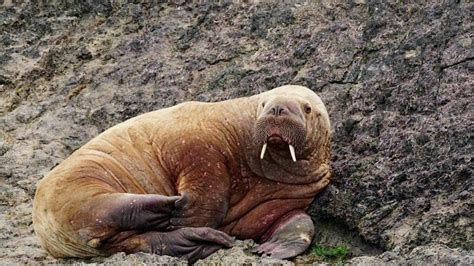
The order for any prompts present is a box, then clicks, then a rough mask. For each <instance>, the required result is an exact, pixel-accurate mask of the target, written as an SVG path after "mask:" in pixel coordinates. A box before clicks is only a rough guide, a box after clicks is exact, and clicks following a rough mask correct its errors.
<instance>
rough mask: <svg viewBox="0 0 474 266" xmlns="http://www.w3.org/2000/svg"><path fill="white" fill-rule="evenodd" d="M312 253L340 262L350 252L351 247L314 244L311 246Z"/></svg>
mask: <svg viewBox="0 0 474 266" xmlns="http://www.w3.org/2000/svg"><path fill="white" fill-rule="evenodd" d="M311 253H313V254H314V255H316V256H318V257H322V258H324V260H327V261H330V262H333V263H338V262H342V261H344V260H345V259H346V257H347V255H348V254H349V249H348V248H347V247H344V246H336V247H323V246H320V245H314V246H313V247H312V248H311Z"/></svg>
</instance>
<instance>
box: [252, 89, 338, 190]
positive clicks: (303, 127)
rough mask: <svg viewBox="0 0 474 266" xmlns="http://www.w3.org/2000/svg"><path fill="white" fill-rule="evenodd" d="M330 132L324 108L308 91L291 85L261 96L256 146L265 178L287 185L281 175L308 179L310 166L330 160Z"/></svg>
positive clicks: (317, 98) (255, 132) (256, 127)
mask: <svg viewBox="0 0 474 266" xmlns="http://www.w3.org/2000/svg"><path fill="white" fill-rule="evenodd" d="M329 128H330V125H329V117H328V114H327V111H326V108H325V106H324V104H323V103H322V101H321V99H320V98H319V97H318V96H317V95H316V94H315V93H314V92H313V91H311V90H309V89H308V88H306V87H302V86H292V85H288V86H282V87H279V88H276V89H273V90H271V91H268V92H265V93H263V94H261V96H260V98H259V103H258V108H257V119H256V122H255V125H254V129H253V145H254V147H258V151H259V157H260V162H261V167H260V168H261V170H262V172H263V173H262V174H263V175H265V176H266V177H268V178H270V179H274V180H279V181H280V179H281V180H282V181H288V180H284V179H286V178H285V177H282V176H283V175H282V174H281V172H286V173H287V174H290V175H292V176H295V175H296V176H305V175H308V173H309V171H313V170H314V169H310V168H311V167H312V166H311V165H314V167H318V164H320V163H322V161H325V160H326V159H329V158H326V157H329ZM315 160H317V162H316V161H315ZM309 162H311V163H309ZM283 170H284V171H283ZM293 179H294V178H293ZM294 181H295V180H294ZM295 182H296V181H295Z"/></svg>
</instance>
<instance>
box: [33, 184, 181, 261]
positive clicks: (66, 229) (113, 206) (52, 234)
mask: <svg viewBox="0 0 474 266" xmlns="http://www.w3.org/2000/svg"><path fill="white" fill-rule="evenodd" d="M85 194H87V193H82V194H81V195H78V196H77V198H76V200H74V201H69V202H67V203H65V204H63V205H62V207H61V208H54V207H51V206H52V204H55V201H58V196H59V195H58V196H57V197H53V196H51V195H47V196H46V195H45V194H43V191H42V190H41V188H39V189H38V192H37V197H36V198H35V199H37V198H42V199H43V200H41V201H38V200H36V201H35V204H34V210H33V219H34V226H35V231H36V233H37V235H38V237H39V238H40V240H41V243H42V245H43V247H44V248H45V249H46V250H48V251H49V252H50V253H51V254H52V255H53V256H55V257H92V256H97V255H106V254H107V252H106V251H105V250H104V249H103V245H104V242H106V241H107V240H109V239H112V238H114V236H116V235H119V236H120V235H121V236H123V235H124V233H126V232H130V231H133V230H136V231H141V232H143V231H148V230H155V231H156V230H159V231H161V230H165V229H166V228H167V227H168V226H169V220H170V215H171V212H172V210H173V209H174V206H175V202H176V201H177V200H178V199H180V197H179V196H171V197H168V196H162V195H154V194H147V195H144V194H129V193H104V194H99V195H95V196H91V195H85ZM56 206H57V204H56ZM115 239H117V238H115Z"/></svg>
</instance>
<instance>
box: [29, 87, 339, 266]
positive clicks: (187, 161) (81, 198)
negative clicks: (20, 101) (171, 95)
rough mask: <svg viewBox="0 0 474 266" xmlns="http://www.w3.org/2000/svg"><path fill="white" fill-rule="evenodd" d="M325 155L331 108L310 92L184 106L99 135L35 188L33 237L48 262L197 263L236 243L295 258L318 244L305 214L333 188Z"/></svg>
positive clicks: (292, 90)
mask: <svg viewBox="0 0 474 266" xmlns="http://www.w3.org/2000/svg"><path fill="white" fill-rule="evenodd" d="M290 146H291V147H292V148H294V151H295V152H294V159H295V160H296V161H293V158H292V157H293V156H292V155H291V153H290V150H291V149H292V148H291V147H290ZM262 149H263V151H262ZM329 150H330V125H329V118H328V114H327V111H326V109H325V107H324V104H323V103H322V102H321V100H320V98H319V97H318V96H317V95H316V94H315V93H314V92H312V91H311V90H309V89H307V88H305V87H301V86H292V85H288V86H283V87H279V88H276V89H273V90H270V91H267V92H264V93H261V94H258V95H254V96H252V97H247V98H239V99H234V100H228V101H223V102H217V103H200V102H186V103H182V104H179V105H176V106H174V107H171V108H166V109H161V110H158V111H154V112H150V113H146V114H143V115H140V116H138V117H135V118H132V119H130V120H127V121H125V122H123V123H121V124H118V125H116V126H114V127H112V128H110V129H108V130H106V131H105V132H103V133H102V134H100V135H99V136H97V137H95V138H94V139H92V140H91V141H89V142H88V143H87V144H85V145H84V146H83V147H81V148H80V149H78V150H77V151H75V152H74V153H73V154H72V155H71V156H70V157H69V158H67V159H66V160H65V161H64V162H62V163H61V164H59V165H58V166H57V167H55V168H54V169H53V170H52V171H51V172H50V173H49V174H48V175H47V176H46V177H45V178H44V179H43V180H41V182H40V183H39V184H38V189H37V191H36V195H35V200H34V209H33V223H34V228H35V231H36V234H37V235H38V237H39V239H40V240H41V244H42V246H43V247H44V248H45V249H46V250H47V251H48V252H49V253H50V254H51V255H53V256H55V257H92V256H107V255H110V254H113V253H115V252H120V251H124V252H126V253H133V252H139V251H143V252H152V253H155V254H160V255H171V256H179V257H185V258H186V259H188V260H189V261H191V262H193V261H196V260H197V259H200V258H203V257H206V256H208V255H209V254H211V253H212V252H214V251H216V250H218V249H220V248H223V247H230V246H232V244H233V242H234V238H233V237H231V236H234V237H237V238H239V239H247V238H252V239H254V240H256V241H258V242H259V243H261V245H260V246H259V247H258V248H257V249H256V250H255V252H257V253H265V254H269V255H271V256H273V257H276V258H289V257H293V256H295V255H298V254H300V253H301V252H303V251H304V250H305V249H306V248H307V247H308V246H309V244H310V242H311V239H312V237H313V235H314V225H313V223H312V221H311V219H310V217H309V216H308V215H307V214H306V213H305V212H304V211H305V210H306V209H307V207H308V206H309V204H310V203H311V201H312V200H313V197H314V196H315V195H316V194H317V193H318V192H319V191H321V190H322V189H323V188H324V187H326V185H327V184H328V183H329V180H330V176H331V174H330V166H329V159H330V154H329V152H330V151H329Z"/></svg>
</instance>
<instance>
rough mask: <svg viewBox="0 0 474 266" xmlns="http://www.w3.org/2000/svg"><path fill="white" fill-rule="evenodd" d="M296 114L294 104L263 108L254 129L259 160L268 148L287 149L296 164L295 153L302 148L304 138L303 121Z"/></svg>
mask: <svg viewBox="0 0 474 266" xmlns="http://www.w3.org/2000/svg"><path fill="white" fill-rule="evenodd" d="M298 114H299V112H298V110H296V108H295V106H294V104H293V106H292V105H289V104H273V105H271V106H268V107H267V108H265V110H264V111H263V112H262V115H261V116H260V117H259V118H258V120H257V123H256V125H255V129H254V138H255V143H256V145H258V147H261V152H260V159H263V158H264V156H265V152H266V149H267V147H268V146H270V147H272V148H273V149H275V150H282V149H284V148H286V149H288V150H289V152H290V156H291V159H292V160H293V161H295V162H296V154H297V153H296V151H298V150H301V149H302V148H303V145H304V144H303V143H304V141H305V138H306V128H305V120H304V119H302V117H301V116H300V115H298ZM288 150H287V151H288Z"/></svg>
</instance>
